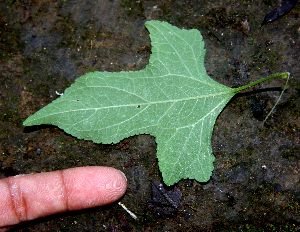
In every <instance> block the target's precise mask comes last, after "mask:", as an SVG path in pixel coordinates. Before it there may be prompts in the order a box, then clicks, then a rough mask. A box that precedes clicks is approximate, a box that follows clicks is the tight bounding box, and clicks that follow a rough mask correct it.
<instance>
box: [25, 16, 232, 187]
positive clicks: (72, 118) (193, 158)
mask: <svg viewBox="0 0 300 232" xmlns="http://www.w3.org/2000/svg"><path fill="white" fill-rule="evenodd" d="M146 27H147V29H148V31H149V32H150V38H151V45H152V54H151V56H150V60H149V64H148V65H147V66H146V68H145V69H143V70H140V71H130V72H92V73H87V74H86V75H84V76H81V77H79V78H78V79H77V80H76V81H75V83H74V84H72V85H71V87H69V88H68V89H66V90H65V93H64V95H62V96H61V97H59V98H58V99H56V100H54V101H53V102H52V103H51V104H49V105H47V106H46V107H44V108H43V109H41V110H40V111H38V112H37V113H35V114H34V115H32V116H31V117H29V118H28V119H26V120H25V122H24V125H25V126H31V125H40V124H52V125H56V126H58V127H59V128H61V129H63V130H64V131H65V132H67V133H69V134H71V135H73V136H76V137H77V138H79V139H86V140H92V141H94V142H95V143H104V144H110V143H118V142H119V141H120V140H122V139H124V138H127V137H129V136H133V135H138V134H150V135H153V136H155V137H156V143H157V157H158V161H159V168H160V171H161V172H162V176H163V180H164V182H165V184H167V185H172V184H174V183H176V182H178V181H179V180H180V179H185V178H190V179H196V180H197V181H200V182H206V181H208V180H209V178H210V176H211V172H212V171H213V169H214V168H213V162H214V160H215V157H214V156H212V147H211V136H212V132H213V127H214V124H215V121H216V118H217V116H218V115H219V114H220V112H221V111H222V109H223V108H224V106H225V105H226V104H227V103H228V101H229V100H230V99H231V98H232V97H233V96H234V94H235V93H234V91H233V89H232V88H229V87H227V86H224V85H221V84H219V83H218V82H216V81H214V80H213V79H211V78H210V77H209V76H208V75H207V74H206V70H205V67H204V56H205V49H204V42H203V39H202V36H201V34H200V32H199V31H198V30H195V29H192V30H184V29H183V30H181V29H179V28H177V27H175V26H172V25H170V24H169V23H166V22H160V21H148V22H146Z"/></svg>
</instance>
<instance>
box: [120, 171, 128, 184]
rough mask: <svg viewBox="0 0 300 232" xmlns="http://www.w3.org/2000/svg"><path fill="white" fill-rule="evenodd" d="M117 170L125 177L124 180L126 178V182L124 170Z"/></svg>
mask: <svg viewBox="0 0 300 232" xmlns="http://www.w3.org/2000/svg"><path fill="white" fill-rule="evenodd" d="M118 171H119V172H120V173H121V174H122V175H123V176H124V177H125V180H126V182H127V178H126V176H125V174H124V172H122V171H120V170H118Z"/></svg>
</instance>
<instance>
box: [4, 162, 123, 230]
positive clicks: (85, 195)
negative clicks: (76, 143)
mask: <svg viewBox="0 0 300 232" xmlns="http://www.w3.org/2000/svg"><path fill="white" fill-rule="evenodd" d="M126 188H127V182H126V178H125V175H124V174H123V173H122V172H120V171H118V170H116V169H114V168H109V167H80V168H71V169H66V170H62V171H54V172H46V173H38V174H31V175H19V176H14V177H9V178H4V179H0V227H4V226H10V225H15V224H19V223H21V222H24V221H29V220H33V219H36V218H39V217H45V216H48V215H51V214H56V213H62V212H66V211H71V210H81V209H86V208H91V207H96V206H101V205H106V204H110V203H112V202H114V201H116V200H118V199H119V198H121V197H122V196H123V194H124V193H125V191H126Z"/></svg>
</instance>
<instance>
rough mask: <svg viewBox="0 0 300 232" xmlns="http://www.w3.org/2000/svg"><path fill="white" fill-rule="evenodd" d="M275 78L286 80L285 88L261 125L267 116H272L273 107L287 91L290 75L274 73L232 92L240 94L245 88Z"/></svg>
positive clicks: (287, 73)
mask: <svg viewBox="0 0 300 232" xmlns="http://www.w3.org/2000/svg"><path fill="white" fill-rule="evenodd" d="M275 77H282V78H287V80H286V83H285V86H284V88H283V90H282V91H281V94H280V96H279V98H278V99H277V101H276V103H275V105H274V106H273V108H272V109H271V111H270V112H269V113H268V115H267V117H266V118H265V119H264V121H263V124H264V123H265V122H266V121H267V119H268V118H269V116H270V115H271V114H272V112H273V110H274V109H275V107H276V106H277V104H278V102H279V101H280V99H281V97H282V95H283V92H284V91H285V90H286V89H287V87H288V81H289V78H290V73H289V72H284V73H276V74H273V75H271V76H268V77H265V78H263V79H260V80H258V81H254V82H253V83H250V84H248V85H245V86H242V87H239V88H235V89H234V90H233V92H234V93H239V92H241V91H242V90H244V89H247V88H249V87H251V86H254V85H257V84H259V83H262V82H264V81H267V80H270V79H272V78H275Z"/></svg>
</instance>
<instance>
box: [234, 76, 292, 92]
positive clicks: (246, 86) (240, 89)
mask: <svg viewBox="0 0 300 232" xmlns="http://www.w3.org/2000/svg"><path fill="white" fill-rule="evenodd" d="M280 76H281V77H282V78H287V81H286V84H285V87H284V89H283V91H284V90H286V88H287V83H288V81H289V78H290V73H289V72H284V73H276V74H273V75H271V76H268V77H265V78H263V79H260V80H257V81H254V82H252V83H250V84H248V85H245V86H242V87H239V88H235V89H234V90H233V92H234V93H239V92H241V91H242V90H244V89H248V88H250V87H252V86H254V85H257V84H259V83H262V82H264V81H267V80H270V79H273V78H275V77H280Z"/></svg>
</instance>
